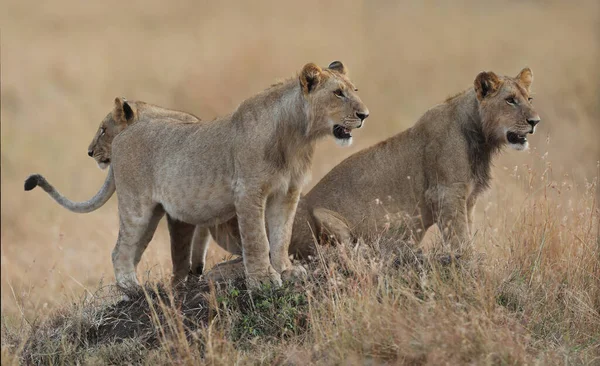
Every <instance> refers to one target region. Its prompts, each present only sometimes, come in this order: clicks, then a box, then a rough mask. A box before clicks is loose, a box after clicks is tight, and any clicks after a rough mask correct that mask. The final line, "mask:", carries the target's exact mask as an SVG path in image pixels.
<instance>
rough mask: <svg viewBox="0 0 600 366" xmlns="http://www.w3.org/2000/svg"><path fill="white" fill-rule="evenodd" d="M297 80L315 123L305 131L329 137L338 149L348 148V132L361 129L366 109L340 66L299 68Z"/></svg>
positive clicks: (350, 141)
mask: <svg viewBox="0 0 600 366" xmlns="http://www.w3.org/2000/svg"><path fill="white" fill-rule="evenodd" d="M299 79H300V85H301V87H302V92H303V95H304V97H305V98H306V99H307V100H308V102H309V109H310V114H311V117H312V118H311V120H312V123H314V124H315V125H313V126H310V127H309V129H310V130H311V131H312V132H316V131H318V132H317V133H323V134H332V135H333V137H334V138H335V140H336V142H337V143H338V144H340V145H342V146H347V145H350V144H351V143H352V134H351V131H352V130H353V129H355V128H360V127H362V125H363V122H364V120H365V118H367V117H368V116H369V110H368V109H367V107H366V106H365V105H364V104H363V102H362V101H361V100H360V98H359V97H358V95H357V93H356V92H357V91H358V89H356V87H355V86H354V85H353V84H352V82H350V79H349V78H348V70H347V69H346V67H345V66H344V64H342V63H341V62H340V61H334V62H332V63H331V64H329V66H328V67H327V68H325V69H321V68H320V67H319V66H317V65H315V64H313V63H309V64H306V65H305V66H304V67H303V68H302V71H301V72H300V76H299Z"/></svg>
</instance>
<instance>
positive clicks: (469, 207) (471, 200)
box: [467, 195, 477, 238]
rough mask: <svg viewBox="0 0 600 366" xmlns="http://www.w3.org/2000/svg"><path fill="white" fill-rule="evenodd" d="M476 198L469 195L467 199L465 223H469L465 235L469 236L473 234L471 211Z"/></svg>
mask: <svg viewBox="0 0 600 366" xmlns="http://www.w3.org/2000/svg"><path fill="white" fill-rule="evenodd" d="M476 201H477V198H475V197H473V195H471V196H469V198H468V199H467V224H468V225H469V226H468V228H467V235H468V236H469V238H472V236H473V212H474V211H475V202H476Z"/></svg>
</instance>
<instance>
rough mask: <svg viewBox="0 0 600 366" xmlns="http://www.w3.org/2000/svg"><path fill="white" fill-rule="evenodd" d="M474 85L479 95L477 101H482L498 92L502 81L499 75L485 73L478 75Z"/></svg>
mask: <svg viewBox="0 0 600 366" xmlns="http://www.w3.org/2000/svg"><path fill="white" fill-rule="evenodd" d="M473 84H474V86H475V92H476V93H477V99H479V100H482V99H483V98H485V97H486V96H488V95H490V94H493V93H494V92H496V90H498V88H499V87H500V79H499V78H498V75H496V74H494V73H493V72H491V71H489V72H486V71H483V72H480V73H479V75H477V77H476V78H475V82H474V83H473Z"/></svg>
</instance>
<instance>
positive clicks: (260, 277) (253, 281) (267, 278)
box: [246, 267, 283, 289]
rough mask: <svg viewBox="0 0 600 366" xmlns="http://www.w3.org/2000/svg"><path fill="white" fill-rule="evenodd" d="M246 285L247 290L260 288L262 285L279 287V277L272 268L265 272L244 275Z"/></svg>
mask: <svg viewBox="0 0 600 366" xmlns="http://www.w3.org/2000/svg"><path fill="white" fill-rule="evenodd" d="M246 284H247V285H248V288H249V289H255V288H260V287H261V286H262V285H263V284H270V285H271V286H274V287H281V285H282V284H283V283H282V282H281V276H280V275H279V273H277V271H275V269H273V267H269V268H268V270H266V271H261V272H254V273H248V274H247V275H246Z"/></svg>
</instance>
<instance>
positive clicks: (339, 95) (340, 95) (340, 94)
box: [333, 89, 344, 98]
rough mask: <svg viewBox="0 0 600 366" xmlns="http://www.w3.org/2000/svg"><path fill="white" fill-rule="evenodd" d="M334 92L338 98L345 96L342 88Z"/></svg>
mask: <svg viewBox="0 0 600 366" xmlns="http://www.w3.org/2000/svg"><path fill="white" fill-rule="evenodd" d="M333 94H335V96H336V97H338V98H343V97H344V92H343V91H342V89H337V90H335V91H334V92H333Z"/></svg>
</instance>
